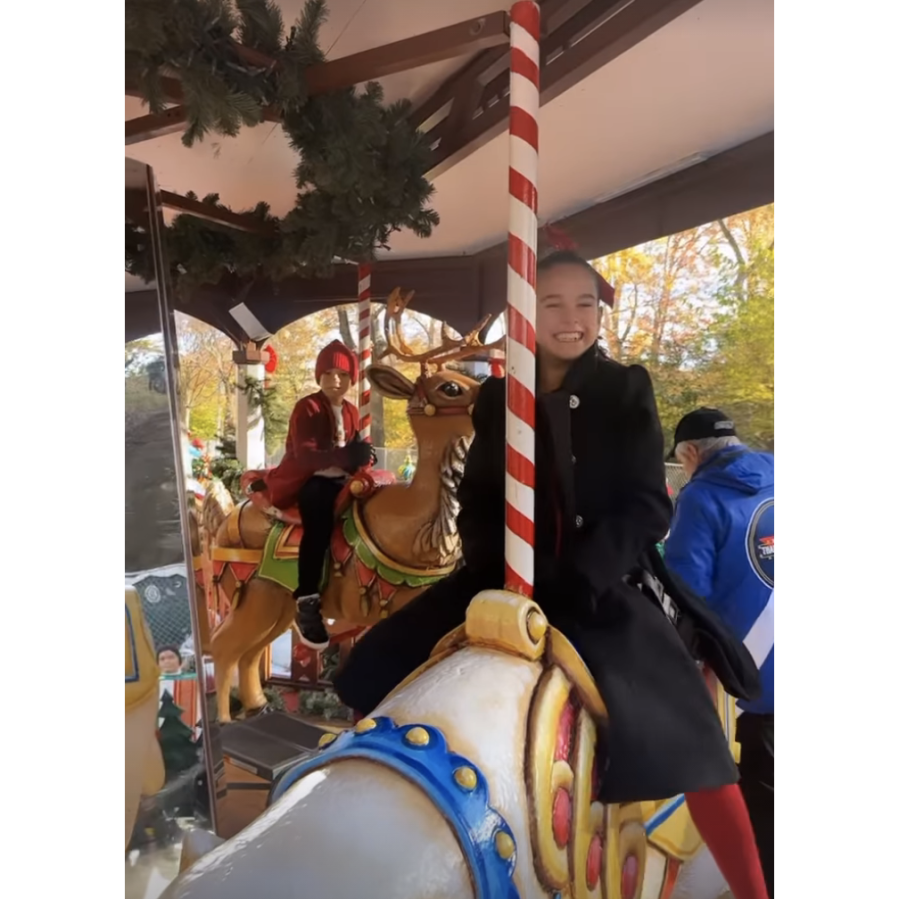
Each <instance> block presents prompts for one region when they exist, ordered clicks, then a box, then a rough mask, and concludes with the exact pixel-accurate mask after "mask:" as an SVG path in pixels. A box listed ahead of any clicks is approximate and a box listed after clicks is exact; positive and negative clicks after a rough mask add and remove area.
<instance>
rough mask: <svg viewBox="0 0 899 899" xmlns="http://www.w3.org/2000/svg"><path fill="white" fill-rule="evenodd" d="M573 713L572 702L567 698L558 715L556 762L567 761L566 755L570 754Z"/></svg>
mask: <svg viewBox="0 0 899 899" xmlns="http://www.w3.org/2000/svg"><path fill="white" fill-rule="evenodd" d="M574 715H575V708H574V703H573V702H572V701H571V699H570V698H569V700H568V702H566V703H565V707H564V708H563V709H562V714H561V716H560V717H559V733H558V736H557V737H556V753H555V756H554V758H555V761H557V762H558V761H563V762H567V761H568V757H569V755H570V754H571V743H572V740H571V737H572V732H573V731H574Z"/></svg>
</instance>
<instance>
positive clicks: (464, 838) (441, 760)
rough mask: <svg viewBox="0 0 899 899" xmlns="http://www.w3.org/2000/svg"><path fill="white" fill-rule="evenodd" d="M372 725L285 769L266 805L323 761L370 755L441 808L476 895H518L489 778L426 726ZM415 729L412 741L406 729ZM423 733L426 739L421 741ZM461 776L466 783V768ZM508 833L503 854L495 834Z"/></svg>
mask: <svg viewBox="0 0 899 899" xmlns="http://www.w3.org/2000/svg"><path fill="white" fill-rule="evenodd" d="M373 721H374V727H372V728H371V729H370V730H366V731H362V732H357V731H345V732H344V733H343V734H341V735H340V736H339V737H338V738H337V739H336V740H334V742H333V743H330V744H329V745H328V746H326V747H325V748H324V749H322V750H320V751H319V752H318V753H317V754H316V755H314V756H312V757H311V758H308V759H305V760H304V761H302V762H299V763H298V764H297V765H295V766H294V767H293V768H291V769H289V770H288V771H286V772H285V773H284V774H283V775H282V776H281V778H280V779H279V780H278V781H277V783H275V785H274V786H273V787H272V791H271V793H270V795H269V804H271V803H273V802H277V801H278V800H279V799H280V798H281V797H282V796H283V795H284V794H285V793H286V792H287V791H288V790H289V789H290V788H291V787H292V786H293V785H294V784H296V783H297V782H298V781H299V780H301V779H302V778H303V777H305V776H306V775H307V774H310V773H311V772H312V771H315V770H316V769H318V768H321V767H323V766H325V765H330V764H332V763H333V762H336V761H339V760H342V759H353V758H359V759H370V760H371V761H373V762H377V763H379V764H381V765H384V766H386V767H388V768H390V769H392V770H393V771H396V772H397V773H398V774H399V775H401V776H402V777H404V778H405V779H406V780H409V781H411V782H412V783H413V784H415V785H416V786H417V787H419V788H420V789H421V790H423V791H424V792H425V794H426V795H427V796H428V798H429V799H430V800H431V802H433V803H434V805H435V806H436V807H437V808H438V809H439V810H440V812H441V814H442V815H443V816H444V817H445V818H446V820H447V821H448V822H449V824H450V826H451V827H452V828H453V831H454V833H455V835H456V839H457V840H458V842H459V846H460V847H461V849H462V852H463V854H464V856H465V861H466V863H467V864H468V868H469V870H470V872H471V877H472V883H473V885H474V888H475V889H474V894H475V897H476V899H519V893H518V890H517V888H516V887H515V884H514V882H513V879H512V875H513V872H514V871H515V859H516V855H517V849H516V844H515V837H514V835H513V833H512V829H511V828H510V827H509V825H508V824H507V823H506V821H505V819H504V818H503V816H502V815H500V813H499V812H497V811H496V809H494V808H492V807H491V806H490V797H489V793H488V787H487V781H486V779H485V778H484V775H483V774H482V773H481V772H480V771H479V770H478V768H477V766H476V765H474V764H473V763H472V762H471V761H469V760H468V759H466V758H465V757H464V756H461V755H458V754H457V753H455V752H451V751H450V749H449V747H448V746H447V743H446V739H445V737H444V736H443V734H442V733H441V732H440V731H439V730H438V729H437V728H435V727H431V726H430V725H427V724H407V725H403V726H399V727H398V726H397V725H396V724H394V722H393V721H392V720H391V719H390V718H386V717H385V718H375V719H373ZM413 729H414V730H416V732H417V733H416V734H414V735H413V740H414V738H415V737H418V740H417V741H414V742H413V740H410V739H409V738H408V735H409V732H410V731H412V730H413ZM421 731H425V732H426V733H427V738H428V739H427V741H426V742H425V741H423V740H421ZM460 768H465V769H470V771H471V772H473V773H474V776H475V785H474V787H473V788H471V789H468V788H467V787H466V786H464V785H463V784H461V783H460V782H459V780H457V778H456V772H457V771H458V770H459V769H460ZM465 775H467V777H466V776H463V777H462V778H461V780H463V781H470V779H471V777H470V774H468V772H467V771H466V772H465ZM500 834H506V836H507V837H508V838H509V840H511V843H509V841H508V840H503V838H502V837H500V840H501V841H502V842H503V843H504V844H505V845H506V846H509V845H511V846H512V847H513V848H512V852H511V854H509V853H508V851H507V853H506V854H508V855H509V857H508V858H503V857H502V856H501V855H500V852H499V851H498V848H497V837H498V835H500Z"/></svg>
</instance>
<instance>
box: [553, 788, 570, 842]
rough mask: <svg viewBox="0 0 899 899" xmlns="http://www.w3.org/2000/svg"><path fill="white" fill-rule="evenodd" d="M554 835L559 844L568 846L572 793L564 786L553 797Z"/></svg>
mask: <svg viewBox="0 0 899 899" xmlns="http://www.w3.org/2000/svg"><path fill="white" fill-rule="evenodd" d="M553 837H554V838H555V841H556V845H557V846H567V845H568V840H569V838H570V837H571V794H570V793H569V792H568V790H566V789H564V788H562V787H560V788H559V789H558V790H556V795H555V796H554V797H553Z"/></svg>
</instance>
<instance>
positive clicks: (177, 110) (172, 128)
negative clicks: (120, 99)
mask: <svg viewBox="0 0 899 899" xmlns="http://www.w3.org/2000/svg"><path fill="white" fill-rule="evenodd" d="M186 127H187V110H186V109H185V108H184V107H183V106H173V107H172V108H171V109H164V110H163V111H162V112H160V113H158V114H150V115H142V116H138V117H137V118H135V119H126V120H125V146H126V147H128V146H130V145H131V144H139V143H142V142H143V141H145V140H155V139H156V138H157V137H165V136H166V135H167V134H178V133H179V132H181V131H183V130H184V129H185V128H186Z"/></svg>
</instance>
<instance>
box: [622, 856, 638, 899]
mask: <svg viewBox="0 0 899 899" xmlns="http://www.w3.org/2000/svg"><path fill="white" fill-rule="evenodd" d="M639 874H640V863H639V862H638V861H637V856H636V855H629V856H628V857H627V858H626V859H625V860H624V865H623V866H622V868H621V899H635V897H636V895H637V880H638V878H639Z"/></svg>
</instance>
